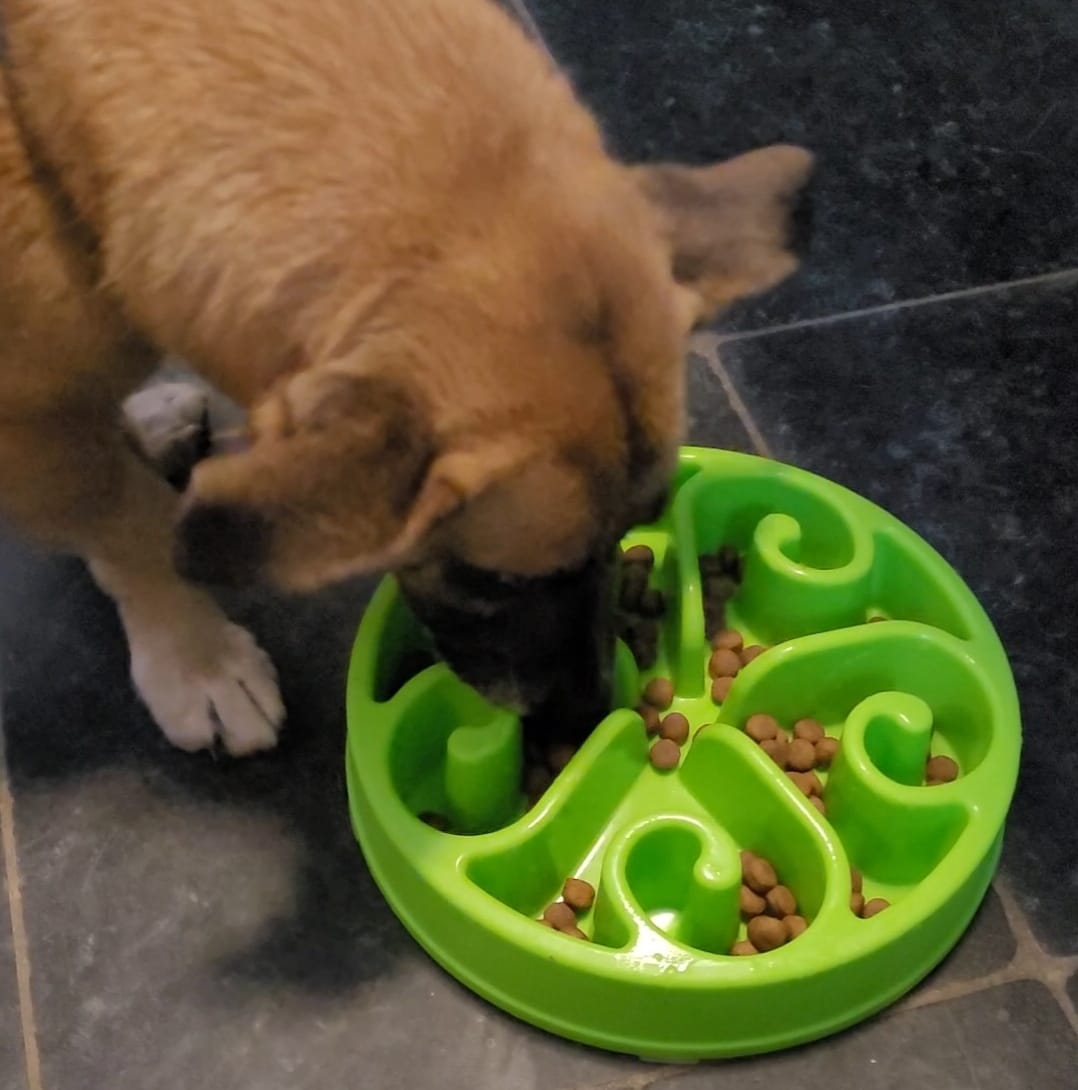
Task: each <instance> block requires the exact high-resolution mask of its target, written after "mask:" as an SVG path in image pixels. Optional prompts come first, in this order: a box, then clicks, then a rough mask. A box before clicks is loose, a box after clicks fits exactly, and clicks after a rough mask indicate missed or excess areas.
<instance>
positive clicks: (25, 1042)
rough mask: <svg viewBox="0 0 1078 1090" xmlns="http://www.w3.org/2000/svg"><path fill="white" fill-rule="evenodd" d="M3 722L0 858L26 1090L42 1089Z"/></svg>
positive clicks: (0, 737)
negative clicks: (16, 994) (20, 1030)
mask: <svg viewBox="0 0 1078 1090" xmlns="http://www.w3.org/2000/svg"><path fill="white" fill-rule="evenodd" d="M2 732H3V723H2V721H0V855H2V856H3V862H4V878H5V881H6V883H7V899H8V913H9V916H10V921H11V939H12V946H13V951H14V956H15V982H16V986H17V988H18V995H19V1019H20V1022H21V1025H22V1047H23V1059H24V1063H25V1067H26V1086H27V1090H42V1081H41V1054H40V1051H39V1050H38V1044H37V1021H36V1019H35V1017H34V997H33V993H32V990H31V986H30V945H29V942H28V940H27V936H26V917H25V915H24V914H23V904H22V880H21V877H20V874H19V858H18V854H17V848H16V844H15V800H14V799H13V798H12V796H11V788H10V786H9V784H8V778H7V760H6V755H5V753H4V744H3V733H2Z"/></svg>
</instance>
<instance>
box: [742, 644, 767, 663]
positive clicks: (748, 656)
mask: <svg viewBox="0 0 1078 1090" xmlns="http://www.w3.org/2000/svg"><path fill="white" fill-rule="evenodd" d="M766 650H767V648H766V647H761V646H760V644H758V643H754V644H753V645H752V646H751V647H746V648H745V649H744V650H743V651H742V652H741V665H742V666H748V664H749V663H750V662H755V661H756V660H757V659H758V658H759V657H760V656H761V655H762V654H763V653H764V652H765V651H766Z"/></svg>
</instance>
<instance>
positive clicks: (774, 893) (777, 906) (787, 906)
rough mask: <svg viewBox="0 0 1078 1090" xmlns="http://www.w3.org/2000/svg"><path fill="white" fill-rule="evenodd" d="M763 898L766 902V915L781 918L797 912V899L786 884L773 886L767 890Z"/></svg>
mask: <svg viewBox="0 0 1078 1090" xmlns="http://www.w3.org/2000/svg"><path fill="white" fill-rule="evenodd" d="M764 900H765V901H766V902H767V912H768V915H770V916H774V917H775V918H776V919H779V920H783V919H785V918H786V917H787V916H793V915H794V914H795V913H796V912H797V899H796V898H795V897H794V895H793V894H792V893H791V892H790V890H789V889H788V888H787V887H786V886H781V885H780V886H775V888H774V889H772V890H768V892H767V896H766V897H765V898H764Z"/></svg>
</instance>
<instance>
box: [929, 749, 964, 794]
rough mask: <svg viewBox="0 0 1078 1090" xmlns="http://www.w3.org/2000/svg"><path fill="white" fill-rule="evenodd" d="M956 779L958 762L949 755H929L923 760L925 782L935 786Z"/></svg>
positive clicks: (952, 781)
mask: <svg viewBox="0 0 1078 1090" xmlns="http://www.w3.org/2000/svg"><path fill="white" fill-rule="evenodd" d="M957 779H958V763H957V762H956V761H954V760H953V759H952V758H950V757H944V756H939V757H929V758H928V760H927V761H926V762H925V783H926V784H928V786H929V787H935V786H937V785H938V784H941V783H954V781H955V780H957Z"/></svg>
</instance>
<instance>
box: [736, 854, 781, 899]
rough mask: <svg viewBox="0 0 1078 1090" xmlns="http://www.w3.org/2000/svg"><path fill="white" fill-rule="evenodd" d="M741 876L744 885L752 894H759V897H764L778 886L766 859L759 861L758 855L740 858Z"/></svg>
mask: <svg viewBox="0 0 1078 1090" xmlns="http://www.w3.org/2000/svg"><path fill="white" fill-rule="evenodd" d="M741 876H742V878H743V879H744V881H745V885H747V886H748V887H749V889H751V890H752V892H753V893H758V894H760V896H761V897H766V896H767V894H768V893H770V892H771V890H773V889H774V888H775V886H777V885H778V884H779V878H778V875H777V874H776V873H775V868H774V867H773V866H771V864H770V863H769V862H768V861H767V860H766V859H761V858H760V857H759V856H758V855H750V856H748V858H744V857H742V860H741Z"/></svg>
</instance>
